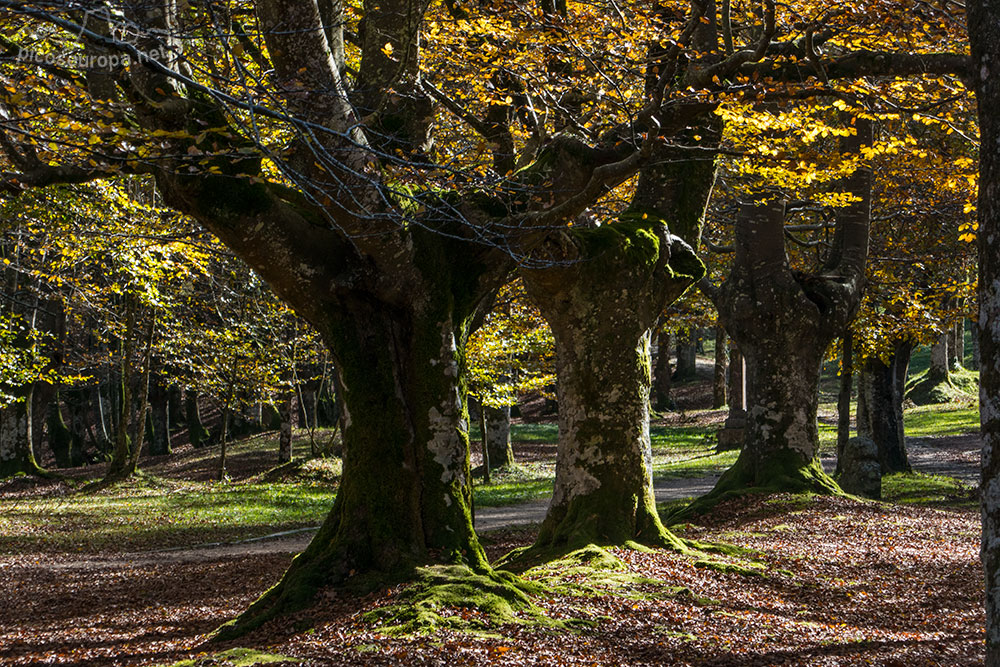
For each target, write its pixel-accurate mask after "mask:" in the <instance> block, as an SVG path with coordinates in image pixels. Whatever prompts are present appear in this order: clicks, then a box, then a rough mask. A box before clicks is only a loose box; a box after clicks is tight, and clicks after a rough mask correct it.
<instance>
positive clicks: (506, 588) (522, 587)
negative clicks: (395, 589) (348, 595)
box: [364, 565, 543, 634]
mask: <svg viewBox="0 0 1000 667" xmlns="http://www.w3.org/2000/svg"><path fill="white" fill-rule="evenodd" d="M541 591H542V588H541V587H540V586H538V585H537V584H533V583H531V582H528V581H526V580H523V579H521V578H519V577H517V576H515V575H513V574H511V573H509V572H503V571H491V572H485V573H479V572H475V571H473V570H472V569H471V568H469V567H468V566H465V565H433V566H428V567H421V568H417V570H416V574H415V580H414V581H413V582H412V583H411V584H409V585H407V586H406V587H405V588H404V589H403V590H402V591H401V592H400V593H399V594H398V595H397V596H396V599H395V601H394V602H393V603H391V604H389V605H386V606H383V607H379V608H377V609H375V610H373V611H370V612H368V613H367V614H365V616H364V618H365V620H366V621H367V622H369V623H372V624H374V625H376V626H377V627H378V629H379V631H380V632H382V633H385V634H408V633H414V632H432V631H434V630H437V629H439V628H452V629H457V630H485V629H487V628H490V627H496V626H499V625H502V624H504V623H516V622H521V621H522V620H523V619H529V620H535V621H538V620H541V619H542V618H543V617H542V615H541V614H540V612H539V611H538V610H537V609H536V608H535V606H534V605H533V604H532V602H531V598H530V596H531V595H534V594H538V593H540V592H541ZM459 610H461V611H459Z"/></svg>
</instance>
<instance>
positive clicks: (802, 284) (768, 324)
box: [693, 120, 872, 511]
mask: <svg viewBox="0 0 1000 667" xmlns="http://www.w3.org/2000/svg"><path fill="white" fill-rule="evenodd" d="M857 127H858V134H857V135H856V136H854V137H851V139H849V141H851V142H852V144H849V145H848V149H849V150H851V151H852V152H857V151H859V150H860V146H861V145H864V144H870V142H871V137H872V134H871V132H872V130H871V124H870V123H868V122H864V121H861V120H858V122H857ZM845 185H846V188H847V189H848V190H849V191H851V192H853V193H854V194H855V195H857V196H859V197H860V201H859V202H857V203H855V204H852V205H851V206H848V207H846V208H844V209H842V210H840V211H839V212H838V220H837V232H836V237H835V243H834V249H833V251H832V252H831V257H830V259H829V261H828V265H827V267H825V270H824V272H823V273H822V274H813V275H804V274H800V273H797V272H793V271H792V270H791V267H790V266H789V262H788V257H787V255H786V252H785V237H784V213H785V211H784V208H785V207H784V203H783V202H781V201H777V200H771V201H768V202H764V203H757V202H751V203H746V204H743V205H741V207H740V211H739V214H738V216H737V220H736V230H735V231H736V243H735V245H736V254H735V257H734V262H733V269H732V272H731V274H730V276H729V278H728V279H727V280H726V281H725V283H723V284H722V285H721V286H720V288H719V289H718V290H717V291H716V292H715V294H714V297H715V298H714V300H715V303H716V306H717V307H718V311H719V317H720V320H721V321H722V323H723V324H724V325H725V326H726V329H727V331H728V332H729V335H730V336H731V337H732V338H733V341H734V342H735V343H736V345H737V346H738V347H739V348H740V352H742V353H743V356H744V358H745V359H746V372H747V421H746V430H745V434H744V444H743V449H742V451H741V452H740V456H739V458H738V459H737V461H736V463H735V464H734V465H733V467H732V468H730V469H729V470H728V471H726V472H725V473H724V474H723V475H722V477H721V478H720V479H719V482H718V483H717V484H716V486H715V488H714V489H713V490H712V492H710V493H709V494H708V496H706V497H705V498H704V499H703V500H702V501H701V502H700V505H699V507H705V506H706V505H710V504H711V503H713V502H716V501H717V500H718V499H720V498H722V497H725V496H726V495H727V494H729V493H740V492H742V491H745V490H746V489H749V488H764V489H767V490H773V491H816V492H826V493H836V492H838V491H839V487H837V484H836V482H834V481H833V480H832V479H831V478H830V477H829V476H828V475H827V474H826V473H825V472H823V468H822V467H821V465H820V462H819V435H818V430H817V425H816V408H817V403H818V395H819V376H820V367H821V364H822V362H823V357H824V354H825V352H826V348H827V346H828V345H829V344H830V342H831V340H832V339H833V337H834V336H835V335H837V333H839V332H842V331H844V330H845V328H846V326H847V324H848V323H849V322H850V320H851V319H852V318H853V316H854V314H855V313H856V312H857V308H858V306H859V305H860V297H861V285H862V281H863V280H864V267H865V260H866V257H867V253H868V227H869V224H870V219H871V172H870V171H869V170H868V169H864V168H859V169H858V170H857V171H855V173H854V174H853V175H852V176H850V177H848V178H847V179H846V182H845ZM697 509H698V508H697V507H695V508H693V511H697Z"/></svg>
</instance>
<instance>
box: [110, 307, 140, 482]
mask: <svg viewBox="0 0 1000 667" xmlns="http://www.w3.org/2000/svg"><path fill="white" fill-rule="evenodd" d="M126 304H127V305H126V313H125V339H124V340H123V341H121V353H120V354H121V358H120V359H119V364H120V367H121V380H120V381H121V393H120V396H121V400H120V402H119V405H118V406H117V407H118V424H117V430H116V431H115V444H114V450H113V451H112V453H111V466H110V467H109V468H108V472H107V475H105V479H106V480H120V479H124V478H126V477H128V475H129V474H130V472H129V470H128V465H129V458H130V452H131V445H132V440H131V437H130V434H129V427H130V426H131V424H132V418H131V416H132V408H133V405H132V381H133V376H132V373H131V369H132V363H133V356H134V353H135V338H136V333H135V326H136V312H135V311H136V306H135V303H134V299H132V298H129V299H127V301H126Z"/></svg>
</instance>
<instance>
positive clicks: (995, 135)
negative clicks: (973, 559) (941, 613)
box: [966, 0, 1000, 667]
mask: <svg viewBox="0 0 1000 667" xmlns="http://www.w3.org/2000/svg"><path fill="white" fill-rule="evenodd" d="M966 7H967V14H968V16H967V20H966V24H967V25H968V29H969V41H970V42H971V46H972V61H973V62H972V71H973V72H974V73H975V74H974V79H973V82H974V84H975V90H976V98H977V101H978V105H979V140H980V150H979V195H978V206H977V212H978V219H979V229H978V231H977V240H978V244H979V281H978V285H979V287H978V292H979V294H978V296H979V321H978V325H979V353H980V368H979V415H980V422H981V429H982V430H981V433H982V440H983V442H982V445H983V446H982V481H981V483H980V495H981V497H982V522H983V536H982V549H981V552H980V553H981V556H982V561H983V570H984V574H985V578H986V665H987V667H997V666H998V665H1000V328H998V327H997V326H996V323H997V322H998V321H1000V243H998V242H997V239H998V236H1000V116H998V115H997V113H996V109H997V105H1000V76H998V72H1000V12H997V8H996V6H995V5H994V4H992V3H991V2H989V1H988V0H969V2H967V3H966Z"/></svg>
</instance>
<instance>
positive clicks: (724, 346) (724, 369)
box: [712, 326, 729, 409]
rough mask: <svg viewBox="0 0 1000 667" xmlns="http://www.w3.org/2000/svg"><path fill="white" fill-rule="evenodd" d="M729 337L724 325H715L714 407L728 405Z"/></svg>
mask: <svg viewBox="0 0 1000 667" xmlns="http://www.w3.org/2000/svg"><path fill="white" fill-rule="evenodd" d="M728 341H729V337H728V336H727V335H726V329H725V327H722V326H717V327H715V371H714V374H713V379H712V407H713V408H715V409H719V408H723V407H725V406H726V378H727V376H728V371H729V354H728V349H729V346H728Z"/></svg>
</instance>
